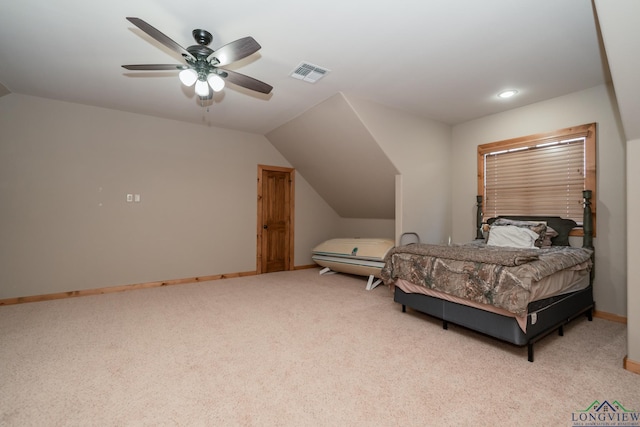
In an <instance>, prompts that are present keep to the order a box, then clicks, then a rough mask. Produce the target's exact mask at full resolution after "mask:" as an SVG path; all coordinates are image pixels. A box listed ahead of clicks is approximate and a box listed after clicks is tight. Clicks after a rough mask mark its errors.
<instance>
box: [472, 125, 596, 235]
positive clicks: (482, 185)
mask: <svg viewBox="0 0 640 427" xmlns="http://www.w3.org/2000/svg"><path fill="white" fill-rule="evenodd" d="M582 190H591V191H592V198H591V201H592V204H591V208H592V212H593V219H594V221H593V223H594V236H595V223H596V221H595V218H596V212H595V206H596V203H595V201H596V200H597V198H596V124H595V123H591V124H587V125H582V126H576V127H571V128H566V129H561V130H558V131H555V132H549V133H544V134H537V135H530V136H526V137H521V138H515V139H509V140H506V141H499V142H492V143H490V144H483V145H479V146H478V194H481V195H482V196H483V201H484V202H483V212H484V216H485V217H486V218H490V217H494V216H498V215H547V216H561V217H563V218H571V219H573V220H574V221H576V222H577V223H578V224H582V212H583V198H582ZM571 234H572V235H581V234H582V230H579V231H578V230H574V231H573V232H572V233H571Z"/></svg>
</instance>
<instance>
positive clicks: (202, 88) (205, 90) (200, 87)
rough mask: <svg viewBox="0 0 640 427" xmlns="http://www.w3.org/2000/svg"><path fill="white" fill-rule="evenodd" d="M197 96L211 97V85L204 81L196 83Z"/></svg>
mask: <svg viewBox="0 0 640 427" xmlns="http://www.w3.org/2000/svg"><path fill="white" fill-rule="evenodd" d="M196 94H197V95H198V96H201V97H207V96H209V85H208V84H207V82H206V81H204V80H198V81H197V82H196Z"/></svg>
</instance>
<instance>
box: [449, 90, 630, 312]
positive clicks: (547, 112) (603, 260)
mask: <svg viewBox="0 0 640 427" xmlns="http://www.w3.org/2000/svg"><path fill="white" fill-rule="evenodd" d="M618 117H619V116H618V113H617V109H616V107H615V102H614V98H613V94H612V90H611V88H610V87H609V86H605V85H602V86H597V87H594V88H591V89H588V90H585V91H581V92H576V93H572V94H569V95H566V96H563V97H559V98H555V99H551V100H548V101H544V102H540V103H537V104H533V105H529V106H527V107H523V108H518V109H514V110H510V111H507V112H505V113H501V114H495V115H492V116H489V117H485V118H482V119H479V120H474V121H470V122H467V123H463V124H461V125H457V126H454V128H453V146H452V148H453V159H454V161H453V164H452V169H451V172H452V179H453V181H452V193H453V194H455V198H454V199H453V203H452V206H453V230H454V231H453V235H454V240H455V241H457V242H460V241H466V240H468V239H469V238H470V237H472V236H473V235H474V229H473V224H474V223H475V222H474V218H475V196H476V187H477V184H476V182H477V178H476V174H477V166H476V148H477V146H478V144H484V143H488V142H493V141H499V140H503V139H509V138H515V137H518V136H525V135H531V134H535V133H540V132H548V131H554V130H557V129H562V128H565V127H569V126H574V125H580V124H585V123H592V122H596V123H597V126H598V127H597V132H598V141H597V175H598V178H597V179H598V183H597V185H598V188H597V190H598V200H597V205H596V209H597V215H598V218H597V236H596V238H595V239H594V245H595V247H596V279H595V291H594V292H595V299H596V304H597V306H596V309H597V310H601V311H604V312H608V313H613V314H617V315H622V316H624V315H626V314H627V308H626V300H627V285H626V233H627V228H626V190H625V141H624V138H623V137H622V134H621V129H620V124H619V119H618ZM572 244H580V241H579V240H578V241H572Z"/></svg>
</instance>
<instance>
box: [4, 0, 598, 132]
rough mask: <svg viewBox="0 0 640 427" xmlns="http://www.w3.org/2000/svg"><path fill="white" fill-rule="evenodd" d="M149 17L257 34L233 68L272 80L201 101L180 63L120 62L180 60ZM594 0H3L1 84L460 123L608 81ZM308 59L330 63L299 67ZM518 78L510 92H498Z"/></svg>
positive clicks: (282, 116)
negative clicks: (186, 83) (340, 96)
mask: <svg viewBox="0 0 640 427" xmlns="http://www.w3.org/2000/svg"><path fill="white" fill-rule="evenodd" d="M127 16H133V17H139V18H141V19H143V20H145V21H147V22H148V23H149V24H151V25H153V26H154V27H156V28H157V29H158V30H160V31H162V32H163V33H164V34H166V35H167V36H169V37H170V38H172V39H173V40H175V41H176V42H177V43H178V44H180V45H182V46H183V47H187V46H189V45H191V44H195V43H194V41H193V38H192V37H191V31H192V30H193V29H194V28H204V29H206V30H208V31H210V32H211V33H212V34H213V36H214V41H213V42H212V44H211V46H210V47H212V48H213V49H216V48H218V47H219V46H222V45H224V44H227V43H229V42H231V41H234V40H236V39H238V38H241V37H244V36H248V35H250V36H253V37H254V38H255V39H256V40H257V41H258V42H259V43H260V44H261V45H262V49H261V50H260V51H259V52H258V53H257V54H254V55H252V56H251V57H250V58H247V59H245V60H242V61H240V62H237V63H235V64H232V66H229V67H228V68H230V69H234V70H235V71H238V72H241V73H243V74H247V75H249V76H251V77H254V78H256V79H258V80H262V81H264V82H266V83H269V84H270V85H272V86H273V87H274V90H273V92H272V94H271V95H269V96H264V95H261V94H253V93H251V92H250V91H247V90H244V89H241V88H237V87H232V85H228V86H227V88H225V89H224V91H223V92H221V93H220V94H219V95H218V96H217V97H216V98H214V100H213V102H212V103H211V105H210V106H209V108H203V107H202V106H201V104H200V103H199V102H198V101H197V97H196V96H195V95H194V93H193V88H184V87H182V86H181V84H180V82H179V80H178V77H177V73H175V72H132V71H127V70H125V69H123V68H121V67H120V66H121V65H122V64H153V63H160V64H164V63H180V62H181V58H180V57H179V55H178V54H176V53H174V52H173V51H170V50H169V49H167V48H165V47H163V46H161V45H159V44H158V43H157V42H155V41H153V40H152V39H150V38H149V37H148V36H147V35H146V34H144V33H142V32H141V31H140V30H139V29H137V28H136V27H135V26H133V25H132V24H131V23H129V22H128V21H127V20H126V19H125V17H127ZM599 46H600V44H599V41H598V32H597V30H596V24H595V20H594V13H593V9H592V4H591V1H590V0H562V1H558V0H518V1H513V0H484V1H477V0H449V1H444V0H398V1H395V2H381V1H370V0H349V1H345V0H325V1H324V2H299V1H292V0H270V1H264V0H234V1H227V2H203V1H195V0H181V1H176V0H172V1H168V0H136V1H131V0H111V1H108V2H106V1H103V2H93V1H79V0H20V1H4V2H3V4H2V6H1V11H0V85H4V86H5V87H6V88H7V89H8V90H9V91H11V92H13V93H20V94H27V95H34V96H41V97H46V98H53V99H58V100H64V101H70V102H76V103H81V104H88V105H94V106H100V107H106V108H114V109H119V110H124V111H130V112H136V113H142V114H149V115H154V116H159V117H165V118H171V119H176V120H183V121H188V122H194V123H201V124H206V125H213V126H221V127H227V128H232V129H239V130H246V131H250V132H256V133H260V134H265V133H267V132H269V131H270V130H272V129H275V128H276V127H278V126H280V125H282V124H283V123H286V122H288V121H290V120H291V119H293V118H294V117H296V116H298V115H300V114H301V113H303V112H305V111H306V110H308V109H310V108H311V107H312V106H314V105H316V104H318V103H320V102H322V101H323V100H325V99H328V98H329V97H331V96H333V95H335V94H336V93H338V92H343V93H345V94H347V95H348V96H352V97H357V98H362V99H369V100H372V101H375V102H377V103H381V104H385V105H388V106H390V107H394V108H399V109H402V110H406V111H408V112H411V113H413V114H415V115H418V116H423V117H426V118H430V119H435V120H439V121H442V122H444V123H449V124H455V123H460V122H464V121H468V120H471V119H474V118H478V117H482V116H485V115H488V114H493V113H497V112H500V111H504V110H508V109H512V108H515V107H518V106H522V105H527V104H530V103H533V102H537V101H541V100H544V99H549V98H553V97H556V96H560V95H563V94H567V93H570V92H575V91H578V90H581V89H585V88H588V87H593V86H596V85H599V84H602V83H603V82H605V81H606V79H607V72H606V65H603V63H604V61H603V60H602V56H601V52H600V47H599ZM301 61H308V62H311V63H313V64H316V65H319V66H322V67H326V68H328V69H330V70H331V72H330V73H329V74H328V75H327V76H326V77H325V78H323V79H322V80H320V81H319V82H317V83H315V84H310V83H305V82H302V81H299V80H295V79H293V78H291V77H289V74H290V72H291V71H292V70H293V69H294V68H295V67H296V65H298V64H299V63H300V62H301ZM506 88H515V89H517V90H519V91H520V93H519V95H518V96H517V97H515V98H512V99H511V100H508V101H501V100H499V99H498V98H497V97H496V94H497V92H499V91H500V90H502V89H506Z"/></svg>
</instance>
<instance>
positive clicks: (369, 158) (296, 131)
mask: <svg viewBox="0 0 640 427" xmlns="http://www.w3.org/2000/svg"><path fill="white" fill-rule="evenodd" d="M266 137H267V138H268V139H269V141H271V143H272V144H273V145H274V146H275V147H276V148H277V149H278V150H279V151H280V153H282V155H283V156H285V157H286V158H287V160H289V162H291V164H292V165H293V167H295V168H296V170H297V171H298V172H299V173H300V174H301V175H302V176H303V177H304V178H305V179H306V180H307V181H308V182H309V184H311V186H313V188H315V190H316V191H317V192H318V194H320V196H321V197H323V198H324V200H325V201H326V202H327V203H328V204H329V205H330V206H331V207H332V208H333V209H334V210H335V211H336V212H337V213H338V215H340V216H341V217H343V218H374V219H393V218H394V212H395V175H396V174H397V173H398V171H397V169H396V168H395V166H394V165H393V164H392V163H391V161H390V160H389V159H388V158H387V156H386V155H385V154H384V152H383V151H382V149H381V148H380V146H379V145H378V144H377V142H376V141H375V139H374V138H373V136H372V135H371V133H370V132H369V131H368V130H367V128H366V127H365V126H364V124H363V123H362V121H361V120H360V119H359V117H358V115H357V114H356V112H355V111H354V110H353V108H352V107H351V106H350V104H349V103H348V102H347V100H346V99H345V97H344V95H343V94H342V93H338V94H336V95H334V96H332V97H331V98H329V99H327V100H326V101H324V102H322V103H320V104H318V105H316V106H315V107H313V108H311V109H310V110H307V111H306V112H305V113H304V114H302V115H300V116H298V117H297V118H295V119H293V120H291V121H290V122H288V123H286V124H284V125H282V126H280V127H278V128H276V129H274V130H273V131H271V132H269V133H268V134H267V135H266Z"/></svg>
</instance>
